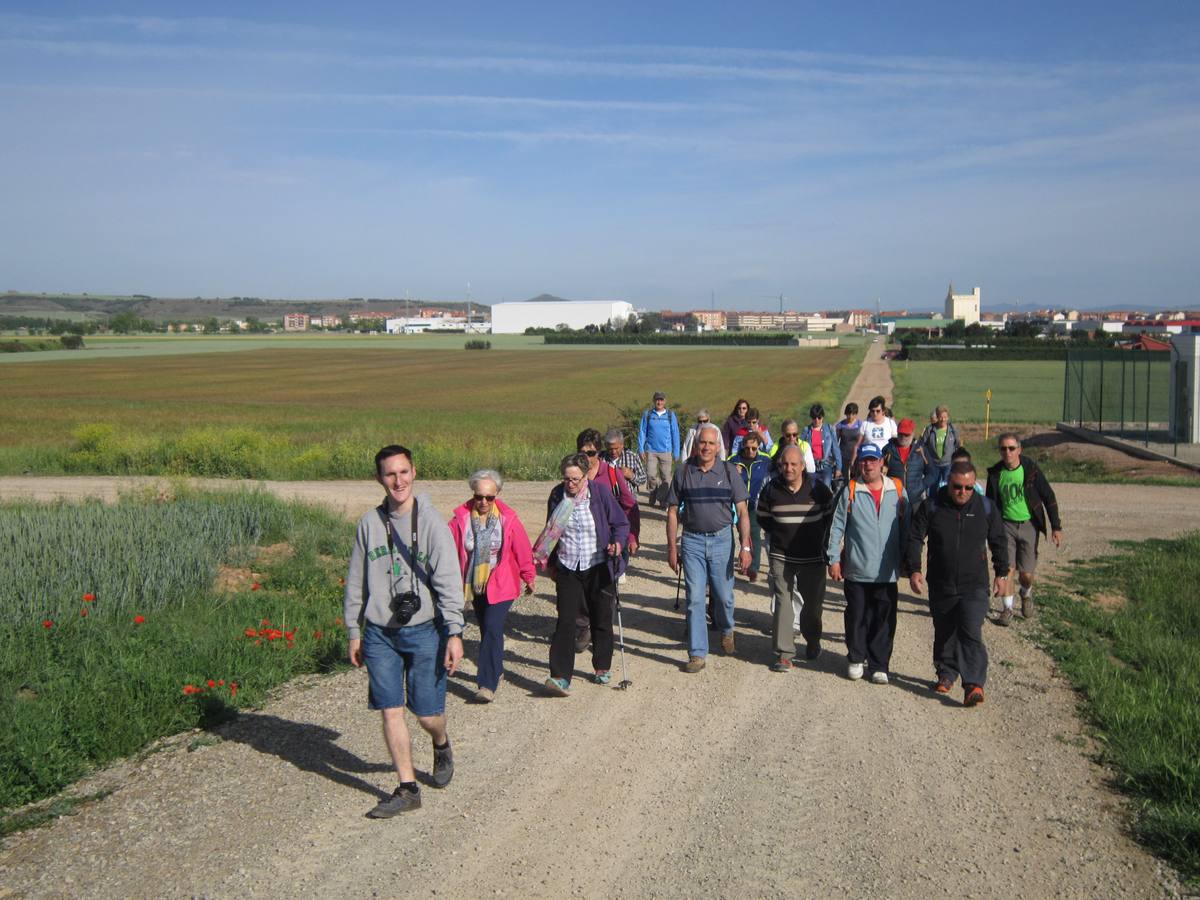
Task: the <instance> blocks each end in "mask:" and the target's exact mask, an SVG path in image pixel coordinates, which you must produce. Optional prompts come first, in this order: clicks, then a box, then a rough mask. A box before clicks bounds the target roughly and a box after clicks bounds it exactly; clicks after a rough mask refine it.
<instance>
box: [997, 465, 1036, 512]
mask: <svg viewBox="0 0 1200 900" xmlns="http://www.w3.org/2000/svg"><path fill="white" fill-rule="evenodd" d="M1000 515H1001V516H1002V517H1003V519H1004V521H1006V522H1028V521H1029V520H1030V518H1032V517H1031V516H1030V515H1029V504H1027V503H1026V502H1025V467H1024V466H1017V467H1016V468H1015V469H1001V470H1000Z"/></svg>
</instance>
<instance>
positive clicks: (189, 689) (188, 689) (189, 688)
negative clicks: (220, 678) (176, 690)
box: [183, 684, 200, 697]
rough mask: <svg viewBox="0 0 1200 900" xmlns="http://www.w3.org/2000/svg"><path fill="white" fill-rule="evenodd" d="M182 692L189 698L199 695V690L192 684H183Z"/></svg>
mask: <svg viewBox="0 0 1200 900" xmlns="http://www.w3.org/2000/svg"><path fill="white" fill-rule="evenodd" d="M183 692H184V693H185V694H187V695H188V696H189V697H190V696H191V695H192V694H198V693H200V689H199V688H198V687H196V686H195V685H194V684H185V685H184V686H183Z"/></svg>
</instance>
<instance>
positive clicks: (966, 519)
mask: <svg viewBox="0 0 1200 900" xmlns="http://www.w3.org/2000/svg"><path fill="white" fill-rule="evenodd" d="M926 537H928V538H929V572H928V574H927V575H926V581H928V582H929V593H930V597H933V596H934V595H935V594H961V593H963V592H964V591H966V590H969V589H971V588H979V587H984V588H986V587H987V586H988V584H989V579H988V569H987V551H988V548H989V547H990V548H991V550H992V570H993V571H994V572H995V573H996V577H997V578H999V577H1001V576H1003V575H1007V574H1008V544H1007V541H1006V540H1005V537H1004V520H1003V519H1001V518H1000V509H999V507H997V506H996V504H995V503H993V502H992V501H991V500H988V499H986V498H984V497H980V496H979V494H978V492H976V491H972V492H971V499H970V500H968V501H967V502H966V503H965V504H964V505H963V506H961V507H958V506H955V505H954V501H953V500H952V499H951V497H950V491H949V488H946V487H943V488H942V489H941V490H939V491H938V492H937V493H936V494H934V495H933V496H931V497H929V499H927V500H926V501H925V502H924V503H922V504H921V505H920V506H918V507H917V511H916V512H915V513H914V514H913V517H912V524H911V525H910V526H909V529H908V547H907V548H906V552H905V566H906V568H907V570H908V571H909V572H920V571H921V547H922V545H923V544H924V543H925V538H926Z"/></svg>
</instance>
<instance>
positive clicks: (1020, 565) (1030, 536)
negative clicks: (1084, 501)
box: [987, 432, 1062, 625]
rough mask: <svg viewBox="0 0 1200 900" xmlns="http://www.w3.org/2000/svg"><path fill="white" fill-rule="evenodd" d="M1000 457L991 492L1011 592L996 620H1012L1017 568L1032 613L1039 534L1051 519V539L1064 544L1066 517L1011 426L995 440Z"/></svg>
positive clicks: (1026, 613) (1024, 609)
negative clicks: (1005, 552) (1005, 551)
mask: <svg viewBox="0 0 1200 900" xmlns="http://www.w3.org/2000/svg"><path fill="white" fill-rule="evenodd" d="M996 447H997V449H999V451H1000V461H999V462H997V463H996V464H995V465H994V466H992V467H991V468H989V469H988V477H987V497H988V499H990V500H991V501H992V502H993V503H995V504H996V505H997V506H999V507H1000V516H1001V518H1002V519H1004V533H1005V536H1006V538H1007V541H1008V560H1009V566H1010V569H1009V572H1008V593H1007V594H1006V595H1005V596H1004V607H1003V609H1001V610H1000V617H999V618H998V619H996V624H997V625H1009V624H1011V623H1012V619H1013V606H1014V602H1015V599H1016V598H1015V597H1013V593H1012V586H1013V579H1012V576H1013V573H1014V571H1015V572H1017V573H1018V574H1019V577H1020V582H1021V615H1022V617H1024V618H1026V619H1031V618H1033V614H1034V606H1033V576H1034V571H1035V570H1036V569H1037V551H1038V539H1039V537H1040V536H1041V535H1044V534H1045V533H1046V524H1047V520H1049V525H1050V539H1051V540H1052V541H1054V546H1055V547H1060V546H1062V522H1061V521H1059V518H1058V501H1057V499H1056V498H1055V496H1054V490H1053V489H1052V488H1051V487H1050V483H1049V482H1048V481H1046V476H1045V475H1043V474H1042V470H1041V469H1040V468H1038V465H1037V463H1035V462H1034V461H1033V460H1032V459H1029V458H1028V457H1025V456H1022V455H1021V439H1020V438H1018V437H1017V436H1016V435H1015V434H1013V433H1012V432H1006V433H1004V434H1002V435H1000V437H999V439H998V440H997V442H996Z"/></svg>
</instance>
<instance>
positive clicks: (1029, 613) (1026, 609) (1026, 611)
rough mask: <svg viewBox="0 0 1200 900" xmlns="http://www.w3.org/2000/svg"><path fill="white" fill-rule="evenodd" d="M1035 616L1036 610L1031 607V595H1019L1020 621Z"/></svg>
mask: <svg viewBox="0 0 1200 900" xmlns="http://www.w3.org/2000/svg"><path fill="white" fill-rule="evenodd" d="M1035 615H1037V609H1036V608H1035V607H1034V605H1033V595H1032V594H1030V595H1029V596H1025V595H1024V594H1022V595H1021V618H1022V619H1032V618H1033V617H1034V616H1035Z"/></svg>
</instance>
